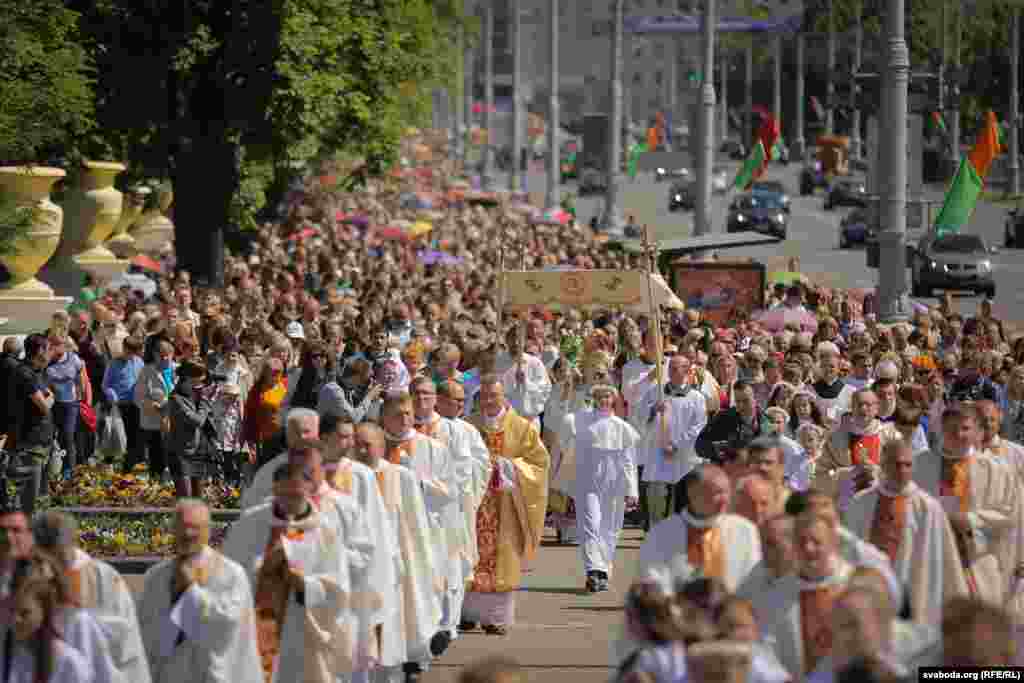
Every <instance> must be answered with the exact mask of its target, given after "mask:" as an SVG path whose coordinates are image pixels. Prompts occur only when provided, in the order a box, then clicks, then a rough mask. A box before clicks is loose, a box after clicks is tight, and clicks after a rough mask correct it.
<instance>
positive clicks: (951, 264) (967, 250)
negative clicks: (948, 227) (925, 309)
mask: <svg viewBox="0 0 1024 683" xmlns="http://www.w3.org/2000/svg"><path fill="white" fill-rule="evenodd" d="M996 253H999V250H998V248H996V247H989V246H986V244H985V242H984V240H982V239H981V237H979V236H978V235H971V234H963V233H954V234H951V235H943V236H941V237H938V236H936V235H935V233H934V232H932V233H928V234H926V235H924V236H923V237H922V238H921V241H920V242H918V245H917V249H916V250H915V252H914V258H913V259H912V262H911V278H910V280H911V284H912V288H913V295H914V296H917V297H930V296H931V295H932V290H935V289H945V290H970V291H973V292H974V293H975V294H984V295H985V296H987V297H989V298H992V297H994V296H995V295H996V281H995V278H994V277H993V276H992V255H993V254H996Z"/></svg>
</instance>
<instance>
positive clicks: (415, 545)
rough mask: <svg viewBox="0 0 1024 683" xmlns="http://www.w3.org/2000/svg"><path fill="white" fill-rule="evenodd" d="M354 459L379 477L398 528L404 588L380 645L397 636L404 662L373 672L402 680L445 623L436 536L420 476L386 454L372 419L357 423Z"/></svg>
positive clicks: (377, 677)
mask: <svg viewBox="0 0 1024 683" xmlns="http://www.w3.org/2000/svg"><path fill="white" fill-rule="evenodd" d="M353 455H354V456H355V458H356V459H357V460H358V461H359V462H361V463H363V464H364V465H366V466H367V467H369V468H370V469H371V470H372V471H373V472H374V476H375V477H376V479H377V484H378V486H379V488H380V492H381V496H382V497H383V499H384V507H385V508H386V509H387V513H388V516H389V518H390V521H391V524H390V528H391V529H393V530H394V532H395V538H394V539H388V542H392V543H393V544H394V546H395V547H397V548H398V550H399V552H400V553H401V560H402V571H401V575H400V576H399V581H400V587H399V590H397V591H395V592H394V595H395V599H396V601H397V606H398V609H397V612H396V613H395V614H394V618H393V620H392V621H391V622H385V623H384V624H382V626H381V629H380V633H379V637H380V639H381V643H382V645H381V650H382V651H383V650H386V649H389V648H390V647H392V646H391V645H389V644H388V641H389V639H397V640H398V641H399V643H401V645H400V647H401V648H402V649H403V651H404V654H405V662H404V664H403V665H402V666H384V665H382V666H380V667H378V668H376V669H374V670H372V671H371V672H370V681H371V682H372V683H400V682H401V681H402V680H403V678H404V677H403V670H404V672H405V674H408V675H414V674H416V673H418V672H419V671H420V669H421V667H422V663H424V662H427V661H429V659H430V641H431V639H432V638H433V637H434V636H435V635H436V633H437V628H438V625H439V624H440V622H441V602H440V600H439V597H438V596H439V595H440V591H439V585H438V581H437V579H436V578H435V577H436V576H437V572H436V570H435V567H434V557H435V555H434V552H433V549H432V548H431V543H432V540H433V536H432V531H431V529H430V522H429V517H428V514H427V506H426V503H425V502H424V500H423V492H422V488H421V484H420V480H419V479H418V478H417V476H416V475H415V474H414V473H413V472H412V471H411V470H409V469H407V468H405V467H403V466H402V465H393V464H391V463H390V462H388V461H387V460H386V459H385V456H386V455H387V441H386V438H385V436H384V430H383V429H381V428H380V427H379V426H377V425H375V424H372V423H360V424H359V425H357V426H356V438H355V447H354V450H353Z"/></svg>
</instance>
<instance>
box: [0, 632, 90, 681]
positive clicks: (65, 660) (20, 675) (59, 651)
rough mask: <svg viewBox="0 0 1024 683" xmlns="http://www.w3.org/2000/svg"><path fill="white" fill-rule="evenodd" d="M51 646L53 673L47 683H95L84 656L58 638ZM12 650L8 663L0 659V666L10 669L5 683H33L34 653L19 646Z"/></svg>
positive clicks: (34, 679) (34, 670) (34, 678)
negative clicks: (52, 651)
mask: <svg viewBox="0 0 1024 683" xmlns="http://www.w3.org/2000/svg"><path fill="white" fill-rule="evenodd" d="M53 644H54V653H53V655H54V656H53V672H52V673H51V674H50V678H49V680H48V681H47V683H51V682H52V683H96V681H97V678H96V674H95V672H94V671H93V669H92V665H91V664H90V663H89V660H88V658H86V656H85V655H83V654H82V653H81V652H79V651H78V650H77V649H75V648H74V647H72V646H71V645H68V644H67V643H66V642H64V641H62V640H61V639H59V638H57V639H54V641H53ZM12 649H13V652H12V653H11V661H10V662H5V661H3V659H2V657H0V666H2V667H4V669H6V668H7V667H10V675H9V676H8V677H7V680H6V681H5V683H35V681H36V674H35V672H36V657H35V653H34V652H32V651H31V650H30V649H28V648H26V647H23V646H21V645H16V646H15V647H14V648H12Z"/></svg>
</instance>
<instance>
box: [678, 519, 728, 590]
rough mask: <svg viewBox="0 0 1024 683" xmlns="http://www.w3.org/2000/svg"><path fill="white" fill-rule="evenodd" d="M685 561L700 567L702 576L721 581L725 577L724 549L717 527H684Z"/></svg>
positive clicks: (719, 530)
mask: <svg viewBox="0 0 1024 683" xmlns="http://www.w3.org/2000/svg"><path fill="white" fill-rule="evenodd" d="M686 559H687V560H688V561H689V563H690V564H691V565H692V566H694V567H700V570H701V572H702V573H703V574H704V576H707V577H712V578H716V579H722V578H723V577H724V576H725V547H724V546H723V545H722V530H721V529H719V528H718V526H709V527H707V528H705V529H701V528H699V527H695V526H692V525H689V524H687V525H686Z"/></svg>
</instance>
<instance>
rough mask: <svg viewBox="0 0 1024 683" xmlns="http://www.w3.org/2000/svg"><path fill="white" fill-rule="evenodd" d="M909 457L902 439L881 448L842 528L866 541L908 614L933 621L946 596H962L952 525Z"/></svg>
mask: <svg viewBox="0 0 1024 683" xmlns="http://www.w3.org/2000/svg"><path fill="white" fill-rule="evenodd" d="M913 470H914V455H913V452H912V449H911V446H910V445H908V444H907V443H906V442H900V441H892V442H889V443H887V444H886V445H885V446H883V448H882V480H881V481H880V482H879V483H878V484H876V485H875V486H873V487H872V488H870V489H868V490H867V491H863V492H861V493H860V494H858V495H857V496H855V497H854V498H853V500H852V501H851V502H850V506H849V507H848V508H847V510H846V513H845V515H844V519H845V520H846V526H847V528H848V529H849V530H850V531H852V532H853V533H855V534H857V535H858V536H860V537H861V538H863V539H867V540H869V541H871V542H872V543H873V544H874V545H875V546H877V547H878V548H879V549H880V550H882V552H884V553H885V554H886V555H887V556H888V557H889V560H890V561H891V563H892V566H893V569H894V570H895V572H896V575H897V576H898V577H899V580H900V583H901V584H903V585H904V586H906V587H907V589H908V590H909V591H910V596H909V597H910V606H911V612H912V615H913V618H914V619H915V620H916V621H919V622H922V623H930V624H935V623H938V622H939V621H940V620H941V619H942V607H943V605H944V604H946V602H948V601H949V600H950V599H952V598H954V597H957V596H960V595H966V594H967V592H968V591H967V580H966V578H965V577H964V571H963V567H962V565H961V562H960V555H959V552H958V551H957V547H956V538H955V536H954V535H953V528H952V527H951V526H950V524H949V520H948V519H947V517H946V512H945V511H944V510H943V509H942V504H941V503H939V501H938V500H936V499H935V498H933V497H932V496H931V495H929V494H927V493H925V492H924V491H922V490H921V489H920V488H919V487H918V486H917V484H915V483H914V482H913Z"/></svg>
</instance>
